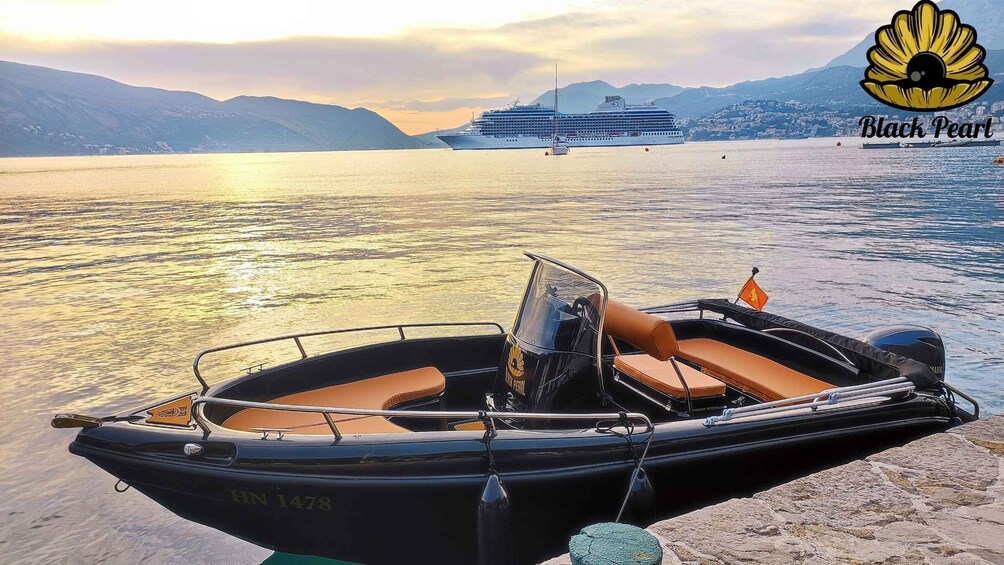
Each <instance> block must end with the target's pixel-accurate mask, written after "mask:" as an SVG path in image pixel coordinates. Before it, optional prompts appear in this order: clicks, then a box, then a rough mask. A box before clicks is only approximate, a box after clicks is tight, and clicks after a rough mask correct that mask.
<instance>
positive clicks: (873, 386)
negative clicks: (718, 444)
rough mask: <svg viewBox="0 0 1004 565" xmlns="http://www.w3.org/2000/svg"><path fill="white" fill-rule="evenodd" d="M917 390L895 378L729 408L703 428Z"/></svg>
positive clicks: (907, 381) (902, 379)
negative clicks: (765, 415)
mask: <svg viewBox="0 0 1004 565" xmlns="http://www.w3.org/2000/svg"><path fill="white" fill-rule="evenodd" d="M915 388H916V387H915V386H914V384H913V383H912V382H910V380H909V379H907V378H906V377H896V378H894V379H887V380H884V381H877V382H874V383H866V384H863V385H853V386H845V387H837V388H831V389H827V390H824V391H820V392H816V393H813V394H806V395H802V396H796V397H794V398H784V399H781V400H774V401H772V402H764V403H762V404H755V405H753V406H743V407H741V408H726V409H725V410H723V411H722V413H721V414H720V415H718V416H709V417H708V418H706V419H705V420H704V425H705V426H708V427H711V426H714V425H716V424H720V423H722V422H730V421H734V420H737V419H739V418H748V417H751V416H761V415H764V414H776V413H779V412H790V411H792V410H801V409H804V408H809V409H811V410H812V411H813V412H815V411H816V409H817V408H819V407H820V406H826V405H833V404H840V403H842V402H848V401H852V400H865V399H870V398H879V397H885V396H889V395H893V394H899V393H909V392H913V391H914V389H915Z"/></svg>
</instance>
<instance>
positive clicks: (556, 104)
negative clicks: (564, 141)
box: [552, 63, 558, 140]
mask: <svg viewBox="0 0 1004 565" xmlns="http://www.w3.org/2000/svg"><path fill="white" fill-rule="evenodd" d="M552 121H553V122H554V136H552V139H555V140H557V139H558V63H555V64H554V119H553V120H552Z"/></svg>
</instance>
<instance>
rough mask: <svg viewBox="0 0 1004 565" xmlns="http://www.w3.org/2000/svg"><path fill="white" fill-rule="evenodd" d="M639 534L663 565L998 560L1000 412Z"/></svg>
mask: <svg viewBox="0 0 1004 565" xmlns="http://www.w3.org/2000/svg"><path fill="white" fill-rule="evenodd" d="M647 530H648V532H649V533H651V534H652V535H654V536H655V537H656V538H657V539H658V540H659V542H660V544H661V545H662V548H663V560H662V563H663V565H668V564H699V565H709V564H719V563H723V564H724V563H796V562H797V563H959V564H962V563H999V564H1004V415H1000V416H995V417H992V418H989V419H985V420H980V421H978V422H973V423H971V424H966V425H964V426H959V427H957V428H953V429H952V430H949V431H948V432H946V433H939V434H934V435H931V436H928V437H925V438H922V439H919V440H917V441H914V442H911V443H909V444H907V445H905V446H903V447H897V448H894V449H890V450H887V451H883V452H881V453H877V454H875V455H872V456H871V457H868V458H866V459H864V460H860V461H854V462H851V463H848V464H846V465H841V466H839V467H835V468H833V469H829V470H826V471H821V472H819V473H815V474H813V475H809V476H807V477H803V478H801V479H797V480H794V481H792V482H790V483H786V484H783V485H780V486H777V487H774V488H772V489H769V490H766V491H763V492H760V493H758V494H755V495H753V496H752V497H750V498H741V499H732V500H728V501H726V502H723V503H721V504H716V505H714V506H709V507H707V508H702V509H700V510H697V511H694V512H691V513H689V514H684V515H682V516H677V517H676V518H672V519H669V520H665V521H662V522H657V523H655V524H652V525H651V526H649V527H648V528H647ZM570 563H571V561H570V559H569V557H568V555H564V556H561V557H558V558H555V559H552V560H550V561H547V562H546V565H568V564H570Z"/></svg>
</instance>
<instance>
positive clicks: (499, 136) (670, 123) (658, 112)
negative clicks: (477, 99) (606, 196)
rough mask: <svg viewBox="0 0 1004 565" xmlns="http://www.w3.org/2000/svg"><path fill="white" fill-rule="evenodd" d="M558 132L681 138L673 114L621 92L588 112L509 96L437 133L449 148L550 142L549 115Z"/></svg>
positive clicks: (575, 137)
mask: <svg viewBox="0 0 1004 565" xmlns="http://www.w3.org/2000/svg"><path fill="white" fill-rule="evenodd" d="M555 117H557V120H558V137H559V139H560V140H561V141H562V142H563V143H565V144H566V145H568V146H569V147H612V146H618V145H670V144H675V143H683V132H682V131H680V128H679V127H677V125H676V116H674V115H673V114H672V113H671V112H669V110H666V109H664V108H660V107H658V106H653V105H651V104H644V105H632V104H627V103H626V102H625V100H624V98H623V97H621V96H607V97H606V100H605V101H604V102H603V103H602V104H600V105H599V106H597V107H596V110H594V111H592V112H589V113H588V114H563V113H560V112H557V113H556V112H555V111H554V109H553V108H548V107H544V106H541V105H540V103H536V104H524V105H520V104H519V101H518V100H517V101H516V102H513V103H512V104H511V105H510V106H509V107H507V108H503V109H501V110H490V111H488V112H483V113H482V114H481V115H480V116H478V117H477V119H475V120H474V121H472V122H471V125H470V126H468V128H467V129H465V130H464V131H462V132H460V133H454V134H444V135H438V136H436V137H438V138H439V139H441V140H443V142H445V143H446V144H447V145H449V146H450V147H452V148H453V149H531V148H545V147H550V146H551V141H552V138H553V137H554V119H555Z"/></svg>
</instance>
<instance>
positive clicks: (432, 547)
mask: <svg viewBox="0 0 1004 565" xmlns="http://www.w3.org/2000/svg"><path fill="white" fill-rule="evenodd" d="M949 422H950V413H949V411H948V408H947V406H946V405H945V404H944V403H943V402H942V401H940V399H939V398H938V397H934V396H926V395H917V396H914V397H912V398H910V399H905V400H901V401H894V402H893V403H892V404H890V405H883V406H870V407H860V408H848V409H842V410H839V411H833V413H832V414H818V413H817V414H812V415H807V416H806V417H804V418H802V417H796V418H782V419H767V420H760V421H750V422H736V423H730V424H726V425H718V426H711V427H706V426H704V425H703V424H702V423H700V422H696V421H693V422H685V423H682V424H680V423H678V424H663V425H659V426H657V428H656V431H655V435H654V436H653V440H652V445H651V447H650V450H649V454H648V458H647V460H646V462H645V465H644V466H645V469H646V470H647V471H648V474H649V476H650V478H651V480H652V482H653V484H654V487H655V491H656V496H657V501H656V508H657V511H658V516H659V517H665V516H669V515H673V514H675V513H679V512H682V511H686V510H689V509H692V508H694V507H697V506H701V505H705V504H709V503H713V502H717V501H720V500H724V499H727V498H730V497H733V496H741V495H743V494H748V493H750V492H753V491H754V490H757V489H760V488H764V487H765V486H770V485H771V484H774V483H777V482H780V481H783V480H787V479H790V478H793V477H795V476H799V475H801V474H805V473H808V472H812V471H814V470H816V469H818V468H821V467H824V466H827V465H832V464H834V463H839V462H840V461H843V460H847V459H848V458H853V457H859V456H861V455H864V454H867V453H870V452H873V451H876V450H878V449H882V448H885V447H888V446H890V445H897V444H902V443H905V442H907V441H909V440H910V439H913V438H915V437H917V436H919V435H923V434H926V433H930V432H932V431H935V430H938V429H944V428H946V427H947V426H948V425H949ZM480 439H481V434H480V433H479V432H457V431H454V432H437V433H430V434H425V433H423V434H415V433H412V434H381V435H370V436H346V437H344V438H342V440H340V441H337V442H336V441H333V440H332V439H331V438H327V439H325V438H317V439H316V440H313V441H314V443H312V444H305V443H303V442H301V441H289V440H284V441H275V440H261V439H258V438H257V437H255V436H254V435H253V434H236V433H226V432H225V431H224V432H213V433H211V434H209V435H208V437H207V436H205V435H204V434H203V433H202V432H198V431H195V430H179V431H175V430H168V429H165V428H153V427H151V426H143V425H135V424H129V423H125V422H120V423H114V424H110V425H104V426H101V427H99V428H93V429H88V430H83V431H81V432H80V434H79V435H78V437H77V439H76V441H74V442H73V444H71V446H70V451H71V452H73V453H75V454H77V455H80V456H83V457H86V458H87V459H89V460H91V461H92V462H94V463H95V464H97V465H98V466H100V467H102V468H103V469H105V470H106V471H108V472H109V473H111V474H112V475H114V476H115V477H117V478H119V479H121V480H123V481H124V482H126V483H127V484H129V485H131V486H132V487H133V488H136V489H137V490H139V491H141V492H143V493H144V494H146V495H147V496H149V497H150V498H152V499H153V500H155V501H157V502H158V503H160V504H161V505H163V506H164V507H165V508H167V509H169V510H171V511H172V512H174V513H176V514H178V515H179V516H181V517H183V518H186V519H189V520H192V521H195V522H199V523H202V524H206V525H209V526H212V527H214V528H217V529H220V530H222V531H224V532H227V533H230V534H232V535H234V536H237V537H239V538H242V539H245V540H248V541H250V542H252V543H255V544H258V545H261V546H264V547H267V548H271V549H275V550H279V551H283V552H288V553H303V554H311V555H320V556H325V557H332V558H338V559H343V560H349V561H355V562H360V563H369V564H382V563H402V562H416V561H424V560H425V561H435V562H437V563H471V562H473V561H474V560H475V555H476V553H475V552H476V547H475V544H476V541H475V540H476V539H477V536H476V533H477V532H476V524H477V520H476V512H477V504H478V499H479V495H480V492H481V489H482V488H483V486H484V484H485V479H486V475H487V471H488V468H487V457H486V452H485V446H484V444H483V443H481V441H480ZM186 441H199V442H201V443H203V444H207V443H208V444H212V446H211V447H210V448H209V450H210V451H213V450H214V449H215V452H220V453H232V456H230V457H223V458H218V459H215V460H213V461H200V460H192V459H189V458H186V457H185V456H184V455H182V454H181V452H180V448H181V446H182V445H183V444H184V443H185V442H186ZM492 445H493V450H494V451H495V457H496V464H497V469H498V472H499V473H500V476H501V478H502V481H503V484H504V486H505V488H506V489H507V491H508V493H509V499H510V504H511V511H510V520H509V523H510V525H511V535H512V538H513V550H514V554H515V562H516V563H534V562H539V561H540V560H542V559H545V558H547V557H549V556H551V555H555V554H558V553H560V552H562V551H564V550H565V549H566V547H567V540H568V538H569V536H570V535H572V534H574V533H575V532H576V531H577V530H578V529H579V528H581V527H582V526H584V525H587V524H589V523H593V522H597V521H609V520H612V519H614V517H615V516H616V513H617V509H618V508H619V506H620V502H621V500H622V497H623V496H624V493H625V491H626V489H627V484H628V477H629V473H630V472H631V469H632V466H633V460H632V458H631V456H630V453H629V451H628V447H627V445H626V442H625V441H624V440H623V439H622V438H621V437H617V436H613V435H611V434H601V433H598V432H596V431H595V430H581V431H569V430H565V431H552V432H546V431H538V432H530V431H516V430H509V431H505V430H503V431H501V432H500V434H499V436H498V438H496V440H494V441H493V442H492ZM654 518H655V516H651V515H649V516H637V515H636V516H635V521H638V522H643V523H644V522H650V521H652V520H653V519H654Z"/></svg>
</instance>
